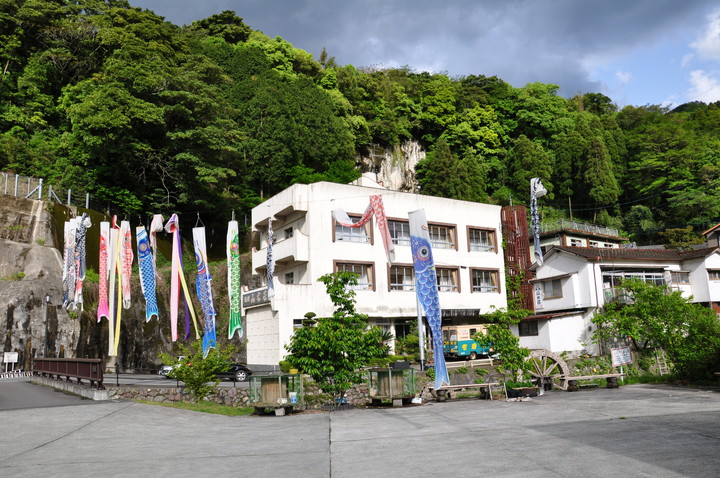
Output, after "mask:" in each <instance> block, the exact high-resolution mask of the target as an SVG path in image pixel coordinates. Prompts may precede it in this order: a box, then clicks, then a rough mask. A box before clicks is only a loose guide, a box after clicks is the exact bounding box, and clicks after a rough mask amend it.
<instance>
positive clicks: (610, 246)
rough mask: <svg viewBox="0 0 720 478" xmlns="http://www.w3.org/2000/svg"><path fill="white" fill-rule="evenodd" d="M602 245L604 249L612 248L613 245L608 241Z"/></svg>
mask: <svg viewBox="0 0 720 478" xmlns="http://www.w3.org/2000/svg"><path fill="white" fill-rule="evenodd" d="M604 246H605V248H606V249H612V248H613V245H612V244H609V243H607V242H606V243H605V244H604Z"/></svg>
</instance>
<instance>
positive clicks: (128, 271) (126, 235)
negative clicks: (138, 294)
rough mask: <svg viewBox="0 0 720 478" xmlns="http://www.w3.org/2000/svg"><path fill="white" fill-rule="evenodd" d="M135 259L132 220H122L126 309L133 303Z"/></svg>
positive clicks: (121, 259)
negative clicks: (131, 230) (131, 228)
mask: <svg viewBox="0 0 720 478" xmlns="http://www.w3.org/2000/svg"><path fill="white" fill-rule="evenodd" d="M133 259H134V255H133V249H132V233H131V232H130V221H122V222H121V223H120V268H121V269H120V272H121V275H122V300H123V307H124V308H125V309H129V308H130V306H131V305H132V300H131V291H132V289H131V285H130V278H131V277H132V264H133Z"/></svg>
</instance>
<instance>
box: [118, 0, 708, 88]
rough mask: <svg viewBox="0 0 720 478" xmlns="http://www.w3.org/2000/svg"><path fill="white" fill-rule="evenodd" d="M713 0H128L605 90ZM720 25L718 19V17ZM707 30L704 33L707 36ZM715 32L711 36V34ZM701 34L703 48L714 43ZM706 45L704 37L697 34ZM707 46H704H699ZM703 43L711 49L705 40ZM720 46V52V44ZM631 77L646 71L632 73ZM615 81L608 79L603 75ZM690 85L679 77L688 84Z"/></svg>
mask: <svg viewBox="0 0 720 478" xmlns="http://www.w3.org/2000/svg"><path fill="white" fill-rule="evenodd" d="M714 1H715V0H683V1H682V2H678V1H677V0H633V1H632V2H628V1H627V0H604V1H602V2H580V1H577V0H552V1H545V2H540V1H537V0H503V1H499V2H498V1H490V0H487V1H478V0H453V1H451V2H438V1H437V0H393V1H387V0H363V1H362V2H359V1H356V2H352V1H338V0H203V1H202V2H198V1H197V0H172V1H170V0H130V3H131V4H132V5H135V6H142V7H145V8H150V9H152V10H154V11H155V12H156V13H158V14H159V15H163V16H165V17H166V18H167V20H168V21H171V22H173V23H175V24H179V25H182V24H188V23H191V22H192V21H193V20H198V19H201V18H206V17H209V16H210V15H213V14H216V13H219V12H220V11H221V10H224V9H231V10H235V11H236V12H237V15H238V16H240V17H242V18H243V19H244V21H245V23H246V24H247V25H249V26H250V27H251V28H253V29H256V30H261V31H263V32H264V33H265V34H267V35H268V36H271V37H274V36H278V35H279V36H281V37H283V38H284V39H286V40H288V41H289V42H291V43H292V44H293V45H294V46H295V47H297V48H300V49H303V50H305V51H307V52H309V53H311V54H313V55H314V56H315V57H316V58H317V56H318V55H319V53H320V51H321V50H322V48H323V47H326V48H327V52H328V54H329V55H330V56H334V57H335V59H336V61H337V62H338V63H339V64H341V65H347V64H352V65H354V66H356V67H363V66H408V67H410V68H411V69H415V70H417V71H423V70H429V71H433V72H439V73H447V74H448V75H450V76H465V75H485V76H493V75H495V76H498V77H499V78H501V79H503V80H505V81H507V82H509V83H510V84H512V85H513V86H518V87H519V86H524V85H525V84H527V83H531V82H541V83H553V84H556V85H559V86H560V89H559V93H560V94H561V95H564V96H572V95H574V94H577V93H585V92H590V91H600V90H601V87H602V83H601V82H600V81H596V80H595V77H594V72H595V70H596V69H601V68H608V71H614V70H617V69H623V70H628V71H631V70H629V69H628V68H626V67H622V68H620V67H612V66H610V65H612V64H613V61H615V60H617V59H618V58H627V57H628V56H630V53H632V52H633V51H636V50H637V49H638V48H639V47H641V46H642V47H652V46H653V45H659V44H661V43H662V42H663V41H667V39H668V36H670V35H672V34H674V33H675V32H677V31H678V30H679V29H683V28H685V29H692V28H696V25H698V24H699V23H700V19H702V18H704V16H705V15H706V14H707V12H708V8H709V5H713V2H714ZM718 28H720V27H718ZM699 41H700V40H698V42H699ZM708 42H709V40H708ZM705 43H707V42H703V43H702V45H703V46H702V48H703V49H706V47H705V46H704V45H705ZM698 45H700V43H698ZM698 48H700V46H699V47H698ZM703 51H704V50H703ZM718 54H719V55H720V53H718ZM633 78H639V76H638V75H636V74H634V75H633ZM605 81H607V79H606V80H605ZM683 89H684V87H680V91H682V90H683Z"/></svg>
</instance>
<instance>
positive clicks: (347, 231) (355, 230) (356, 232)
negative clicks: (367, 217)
mask: <svg viewBox="0 0 720 478" xmlns="http://www.w3.org/2000/svg"><path fill="white" fill-rule="evenodd" d="M349 217H350V219H352V220H353V222H356V221H357V220H358V219H360V216H349ZM371 225H372V221H368V222H367V224H365V225H364V226H362V227H346V226H341V225H340V224H338V223H337V222H336V223H335V241H346V242H364V243H372V241H371V236H370V235H371V233H372V232H371V229H370V226H371Z"/></svg>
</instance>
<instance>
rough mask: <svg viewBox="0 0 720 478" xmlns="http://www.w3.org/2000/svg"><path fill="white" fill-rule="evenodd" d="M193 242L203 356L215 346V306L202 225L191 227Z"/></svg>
mask: <svg viewBox="0 0 720 478" xmlns="http://www.w3.org/2000/svg"><path fill="white" fill-rule="evenodd" d="M193 243H194V244H195V264H196V265H197V279H196V280H195V291H196V292H197V296H198V300H199V301H200V306H201V307H202V311H203V315H204V316H205V326H204V327H203V340H202V350H203V356H204V357H207V354H208V352H210V349H211V348H215V347H216V346H217V337H216V332H215V306H214V305H213V297H212V289H211V288H210V280H211V279H212V277H210V269H208V264H207V247H206V245H205V228H204V227H194V228H193Z"/></svg>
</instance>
